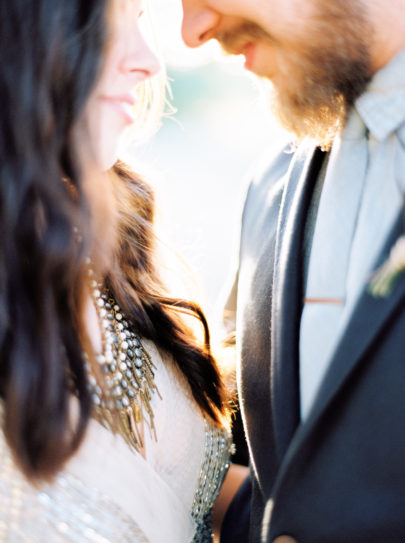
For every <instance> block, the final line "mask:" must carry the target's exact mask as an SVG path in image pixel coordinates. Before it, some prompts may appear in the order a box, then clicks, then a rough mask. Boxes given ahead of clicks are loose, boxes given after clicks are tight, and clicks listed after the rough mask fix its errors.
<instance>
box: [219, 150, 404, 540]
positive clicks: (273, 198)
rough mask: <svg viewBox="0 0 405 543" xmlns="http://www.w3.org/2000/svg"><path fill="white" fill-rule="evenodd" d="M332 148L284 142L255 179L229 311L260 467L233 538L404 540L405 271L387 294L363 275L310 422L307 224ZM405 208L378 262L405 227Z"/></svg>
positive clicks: (237, 510)
mask: <svg viewBox="0 0 405 543" xmlns="http://www.w3.org/2000/svg"><path fill="white" fill-rule="evenodd" d="M323 158H324V153H322V152H321V151H320V150H318V149H314V148H309V147H308V146H307V147H303V148H301V149H299V150H298V151H297V152H296V153H295V154H294V155H292V154H286V153H281V154H280V155H279V156H278V157H277V158H276V160H275V161H273V163H272V164H271V166H270V168H269V169H268V170H267V172H266V173H265V175H263V176H261V177H260V179H258V180H255V181H254V182H253V183H252V184H251V186H250V188H249V191H248V195H247V199H246V204H245V208H244V213H243V219H242V232H241V243H240V255H239V256H240V258H239V269H238V274H237V279H236V282H235V285H234V288H233V291H232V296H231V297H230V300H229V302H228V306H227V313H228V315H232V314H233V313H234V314H235V315H236V341H237V344H238V348H237V351H238V354H239V364H240V367H239V381H238V387H239V397H240V401H241V412H242V417H243V421H244V425H245V431H246V438H247V443H248V447H249V452H250V455H251V473H252V477H251V483H249V484H246V485H244V487H243V488H242V489H241V491H240V492H239V494H238V495H237V498H236V500H235V501H234V503H233V504H232V505H231V508H230V510H229V511H228V514H227V517H226V519H225V523H224V527H223V538H222V539H221V541H223V542H224V543H228V542H229V543H230V542H232V543H243V542H244V541H248V540H249V541H250V542H251V543H258V542H265V543H270V542H273V541H274V540H275V539H277V538H278V537H280V536H289V537H290V538H292V539H286V540H285V541H293V540H296V541H298V542H299V543H342V542H345V543H382V542H385V541H387V542H388V541H389V542H390V543H394V542H405V305H404V301H405V274H404V276H401V277H400V278H399V280H398V281H397V283H396V284H395V287H394V289H393V291H392V292H391V293H390V295H389V296H388V297H386V298H376V297H373V296H372V295H371V294H370V292H369V290H368V288H367V286H365V289H364V292H363V295H362V297H361V299H360V301H359V303H358V305H357V307H356V308H355V311H354V312H353V315H352V318H351V320H350V322H349V325H348V327H347V329H346V332H345V334H344V335H343V337H342V339H341V341H340V343H339V344H338V346H337V348H336V350H335V352H334V355H333V358H332V362H331V364H330V367H329V369H328V371H327V374H326V376H325V378H324V380H323V382H322V384H321V388H320V390H319V393H318V395H317V397H316V400H315V403H314V405H313V408H312V410H311V412H310V414H309V416H308V418H307V419H306V420H305V422H304V423H301V422H300V414H299V374H298V352H299V351H298V349H299V347H298V346H299V326H300V318H301V311H302V303H303V302H302V300H303V285H302V277H303V269H302V266H303V260H304V259H303V234H304V230H305V221H306V217H307V213H308V208H309V205H310V201H311V195H312V191H313V187H314V183H315V181H316V178H317V176H318V173H319V170H320V168H321V165H322V161H323ZM404 175H405V172H404ZM403 216H404V215H403V213H401V214H400V215H399V216H398V220H397V223H396V225H395V227H394V229H393V230H392V232H391V233H390V235H389V237H388V238H387V240H386V243H385V248H384V250H383V251H382V252H381V254H380V255H379V257H378V260H377V262H376V266H378V265H379V264H381V263H383V262H384V261H385V260H386V259H387V257H388V255H389V252H390V249H391V247H392V246H393V244H394V243H395V241H396V240H397V239H398V237H399V236H401V235H403V234H404V220H403ZM249 515H250V525H249V526H248V525H247V521H246V519H247V518H248V517H249ZM248 533H249V534H250V535H249V537H248V535H247V534H248ZM279 541H283V539H281V540H279Z"/></svg>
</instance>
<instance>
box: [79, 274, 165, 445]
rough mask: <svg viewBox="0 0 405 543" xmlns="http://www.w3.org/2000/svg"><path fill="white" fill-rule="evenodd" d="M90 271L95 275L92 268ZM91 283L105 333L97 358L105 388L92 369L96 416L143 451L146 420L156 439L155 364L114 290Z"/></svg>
mask: <svg viewBox="0 0 405 543" xmlns="http://www.w3.org/2000/svg"><path fill="white" fill-rule="evenodd" d="M90 275H94V274H93V273H92V272H91V270H90ZM90 286H91V295H92V298H93V301H94V305H95V307H96V311H97V316H98V320H99V324H100V329H101V336H102V352H101V353H100V354H98V355H96V360H97V362H98V363H99V364H100V366H101V370H102V372H103V374H104V376H105V385H106V386H105V387H104V389H105V390H103V389H102V388H101V387H100V386H99V385H98V383H97V380H96V379H95V377H94V375H91V373H90V375H89V387H90V392H91V395H92V399H93V404H94V410H95V416H96V418H97V419H98V420H99V421H100V422H101V423H102V424H103V425H104V426H106V427H107V428H109V429H111V430H112V431H117V430H118V433H119V434H120V435H121V436H122V437H123V438H124V439H125V441H126V442H127V443H128V444H129V445H130V446H131V447H133V448H134V449H135V450H137V451H138V452H140V451H141V450H142V448H143V446H144V443H143V439H142V433H143V428H144V422H145V423H146V425H147V426H148V427H149V430H150V433H151V435H152V437H153V438H154V439H155V440H157V436H156V428H155V424H154V414H153V410H152V407H151V400H152V396H153V395H154V394H155V393H156V394H157V395H158V396H159V398H161V396H160V393H159V391H158V389H157V386H156V384H155V381H154V377H155V370H156V367H155V365H154V364H153V362H152V359H151V357H150V355H149V353H148V352H147V351H146V350H145V348H144V346H143V345H142V342H141V340H140V339H139V337H138V336H137V335H136V334H135V333H134V332H133V331H132V330H131V329H130V324H129V322H128V319H127V318H126V316H125V314H124V313H123V312H122V311H121V309H120V307H119V306H118V304H117V303H116V301H115V300H114V298H113V297H112V296H111V293H110V292H109V291H108V290H107V289H105V288H103V286H102V284H101V283H99V282H98V281H96V280H94V279H93V280H91V285H90ZM117 425H118V428H117Z"/></svg>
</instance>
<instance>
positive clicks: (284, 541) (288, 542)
mask: <svg viewBox="0 0 405 543" xmlns="http://www.w3.org/2000/svg"><path fill="white" fill-rule="evenodd" d="M273 543H298V541H297V540H296V539H294V538H293V537H290V536H289V535H280V537H277V538H276V539H275V540H274V541H273Z"/></svg>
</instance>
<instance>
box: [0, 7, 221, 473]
mask: <svg viewBox="0 0 405 543" xmlns="http://www.w3.org/2000/svg"><path fill="white" fill-rule="evenodd" d="M107 11H108V2H107V1H106V0H86V1H85V2H83V1H82V0H69V1H66V0H36V1H35V2H34V1H32V0H31V1H27V0H5V1H3V2H1V3H0V100H1V102H0V103H1V104H2V114H1V120H0V232H1V236H0V396H1V398H2V402H1V403H2V411H3V417H2V420H3V424H4V433H5V436H6V439H7V442H8V444H9V446H10V448H11V450H12V452H13V454H14V457H15V459H16V461H17V463H18V465H19V466H20V468H21V470H22V471H23V472H24V473H25V474H26V475H27V476H28V477H29V478H31V479H33V480H35V479H41V478H49V477H52V476H53V475H55V474H56V473H57V472H58V470H60V469H61V467H62V466H63V463H64V462H65V461H66V460H67V459H68V458H69V457H70V456H71V455H72V454H73V453H74V452H75V451H76V450H77V448H78V446H79V444H80V443H81V440H82V438H83V436H84V434H85V430H86V427H87V423H88V421H89V419H90V417H91V414H92V402H91V398H90V394H89V392H88V387H87V379H86V371H85V364H84V360H83V343H86V340H85V339H83V337H84V336H85V334H83V328H84V326H83V322H82V319H83V317H82V315H83V304H84V298H85V291H86V285H87V279H86V257H87V256H88V255H89V254H93V251H94V250H95V247H97V243H98V242H99V241H100V240H99V239H98V238H99V237H100V232H99V231H98V230H97V227H95V226H94V224H97V221H95V222H94V221H93V220H92V215H94V209H93V204H92V201H91V198H89V197H88V193H87V195H86V190H85V188H84V183H83V179H82V175H81V172H80V167H79V164H78V161H77V159H76V158H75V153H74V129H75V125H76V122H77V120H78V119H79V118H80V116H81V114H82V112H83V108H84V105H85V104H86V101H87V99H88V97H89V94H90V92H91V90H92V89H93V87H94V84H95V82H96V80H97V76H98V73H99V70H100V66H101V65H102V60H103V54H104V49H105V43H106V36H107V32H106V26H107V21H106V13H107ZM111 177H112V190H113V192H114V198H115V201H116V206H117V210H118V224H117V226H116V228H117V235H118V238H117V239H119V243H116V244H115V245H114V246H113V247H112V252H111V259H110V260H109V262H110V264H109V266H108V268H107V269H105V270H104V275H105V282H106V285H107V286H108V287H109V288H110V289H111V291H112V292H113V294H114V296H115V297H116V299H117V301H118V302H119V303H120V304H121V306H122V308H123V309H124V310H125V311H126V313H127V314H128V315H129V316H130V318H131V320H132V323H133V325H134V326H135V327H136V329H137V331H138V332H139V333H140V334H142V335H143V336H144V337H146V338H149V339H152V340H153V341H154V342H155V343H156V344H157V346H158V347H160V348H162V349H165V350H167V351H169V352H170V353H171V354H172V355H173V358H174V360H175V362H176V363H177V365H178V367H179V368H180V370H181V371H182V373H183V374H184V375H185V377H186V379H187V380H188V382H189V384H190V386H191V390H192V393H193V395H194V398H195V400H196V402H197V403H198V405H199V406H200V407H201V409H202V410H203V411H204V412H205V413H206V414H207V415H208V416H210V417H211V418H212V419H213V420H214V421H217V422H220V420H221V416H222V413H223V411H224V388H223V385H222V381H221V378H220V376H219V372H218V370H217V367H216V364H215V361H214V359H213V357H212V355H211V351H210V345H209V333H208V327H207V323H206V321H205V318H204V316H203V314H202V312H201V310H200V309H199V308H198V307H197V306H196V305H194V304H192V303H190V302H186V301H182V300H173V299H171V298H169V297H167V296H166V295H165V294H164V292H165V291H164V287H163V285H162V283H161V281H160V279H159V275H158V273H157V268H156V265H155V263H154V235H153V210H154V204H153V194H152V191H151V189H150V188H149V186H148V185H147V183H146V182H144V181H143V180H142V179H141V178H140V177H139V176H136V175H134V174H132V173H131V172H130V171H129V170H128V169H126V168H125V167H124V166H123V165H122V164H117V165H116V166H115V167H114V172H113V175H111ZM63 179H68V180H69V182H68V183H64V182H62V180H63ZM74 226H78V227H79V228H80V231H81V232H82V235H83V241H82V243H80V244H79V243H77V239H75V234H74ZM179 310H180V312H181V311H185V312H187V313H189V314H192V315H194V316H196V317H197V318H198V319H200V321H201V323H202V325H203V330H204V336H205V339H204V342H203V344H202V345H201V344H199V343H198V342H197V341H196V340H195V339H194V338H193V335H192V334H191V332H190V331H189V330H188V329H187V327H186V325H185V324H184V322H183V320H182V318H181V315H180V313H179ZM71 383H73V386H74V389H75V392H76V394H77V398H78V403H79V415H78V417H77V419H74V420H72V417H71V411H70V398H71Z"/></svg>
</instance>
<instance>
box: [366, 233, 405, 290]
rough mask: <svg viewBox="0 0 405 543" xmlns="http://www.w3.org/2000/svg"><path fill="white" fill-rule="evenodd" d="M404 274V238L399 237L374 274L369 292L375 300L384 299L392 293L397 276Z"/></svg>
mask: <svg viewBox="0 0 405 543" xmlns="http://www.w3.org/2000/svg"><path fill="white" fill-rule="evenodd" d="M404 272H405V236H401V237H400V238H399V239H398V240H397V242H396V243H395V245H394V246H393V248H392V249H391V252H390V256H389V257H388V259H387V260H386V261H385V262H384V264H383V265H382V266H381V267H380V268H379V269H378V270H377V271H376V272H375V273H374V275H373V277H372V279H371V281H370V284H369V292H370V294H371V295H372V296H374V297H376V298H386V297H387V296H389V295H390V294H391V292H392V289H393V288H394V286H395V283H396V282H397V280H398V279H399V276H400V275H401V274H402V273H404Z"/></svg>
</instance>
